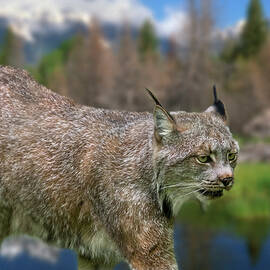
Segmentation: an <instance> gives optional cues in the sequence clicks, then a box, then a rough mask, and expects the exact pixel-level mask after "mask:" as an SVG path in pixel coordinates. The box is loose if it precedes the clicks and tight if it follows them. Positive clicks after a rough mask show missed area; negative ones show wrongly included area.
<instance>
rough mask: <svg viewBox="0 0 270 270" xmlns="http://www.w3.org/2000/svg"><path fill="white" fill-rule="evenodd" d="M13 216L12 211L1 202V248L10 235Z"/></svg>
mask: <svg viewBox="0 0 270 270" xmlns="http://www.w3.org/2000/svg"><path fill="white" fill-rule="evenodd" d="M11 215H12V212H11V209H10V208H8V207H6V206H3V205H2V204H1V202H0V246H1V244H2V242H3V240H4V239H5V238H6V237H7V236H8V235H9V232H10V220H11Z"/></svg>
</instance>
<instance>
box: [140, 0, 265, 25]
mask: <svg viewBox="0 0 270 270" xmlns="http://www.w3.org/2000/svg"><path fill="white" fill-rule="evenodd" d="M214 2H215V7H216V10H217V13H216V18H215V19H216V23H217V25H218V26H220V27H221V28H223V27H228V26H231V25H234V24H235V23H237V22H238V21H239V20H241V19H243V18H245V15H246V10H247V6H248V3H249V0H216V1H214ZM141 3H143V5H144V6H146V7H148V8H149V9H151V10H152V12H153V14H154V16H155V18H156V19H157V20H162V19H164V18H165V17H166V15H167V13H166V9H167V8H170V9H174V10H177V9H185V3H186V1H185V0H141ZM261 3H262V5H263V8H264V13H265V15H266V16H267V17H268V18H269V17H270V1H269V0H261Z"/></svg>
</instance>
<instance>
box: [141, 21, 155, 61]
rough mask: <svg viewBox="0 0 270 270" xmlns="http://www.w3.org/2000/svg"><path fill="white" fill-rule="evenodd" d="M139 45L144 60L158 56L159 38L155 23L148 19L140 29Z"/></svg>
mask: <svg viewBox="0 0 270 270" xmlns="http://www.w3.org/2000/svg"><path fill="white" fill-rule="evenodd" d="M138 47H139V52H140V55H141V57H142V59H143V60H145V58H148V57H151V58H152V57H156V56H157V54H158V39H157V36H156V33H155V29H154V25H153V24H152V23H151V22H150V21H149V20H146V21H145V23H144V24H143V25H142V27H141V29H140V33H139V37H138Z"/></svg>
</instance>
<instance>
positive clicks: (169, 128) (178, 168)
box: [149, 87, 239, 213]
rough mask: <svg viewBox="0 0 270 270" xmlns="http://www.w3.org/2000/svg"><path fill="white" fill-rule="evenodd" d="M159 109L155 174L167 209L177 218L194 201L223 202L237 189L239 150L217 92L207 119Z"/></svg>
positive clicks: (156, 115)
mask: <svg viewBox="0 0 270 270" xmlns="http://www.w3.org/2000/svg"><path fill="white" fill-rule="evenodd" d="M149 94H150V95H151V96H152V98H153V99H154V100H155V101H156V106H155V109H154V114H153V116H154V126H155V131H154V170H155V177H156V181H157V189H158V194H159V198H160V204H161V206H162V205H163V204H164V202H165V203H168V201H169V203H170V204H172V206H173V212H174V213H175V212H176V211H177V210H178V208H179V206H180V205H181V204H182V203H183V202H184V201H185V200H186V199H188V198H189V197H194V196H195V197H196V198H198V199H199V200H200V201H202V200H207V199H214V198H217V197H221V196H222V195H223V191H224V190H230V189H231V187H232V185H233V180H234V176H233V171H234V168H235V166H236V162H237V157H238V151H239V146H238V143H237V142H236V141H235V140H234V139H233V137H232V134H231V132H230V130H229V128H228V126H227V124H226V112H225V108H224V105H223V103H222V102H221V101H220V100H218V98H217V94H216V89H215V87H214V104H213V105H212V106H210V107H209V108H208V109H207V110H206V111H204V112H202V113H187V112H181V111H180V112H173V113H169V112H167V111H166V110H165V109H164V108H163V107H162V105H161V104H160V103H159V102H158V100H157V99H156V98H155V97H154V96H153V94H152V93H151V92H149Z"/></svg>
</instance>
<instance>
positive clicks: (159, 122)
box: [154, 105, 176, 140]
mask: <svg viewBox="0 0 270 270" xmlns="http://www.w3.org/2000/svg"><path fill="white" fill-rule="evenodd" d="M154 121H155V135H156V138H157V139H158V140H160V139H162V138H163V137H165V136H168V135H170V134H171V133H172V132H173V131H174V130H176V128H175V126H176V123H175V120H174V119H173V118H172V116H171V115H170V114H169V113H168V112H167V111H166V110H165V109H164V108H163V107H160V106H159V105H156V107H155V109H154Z"/></svg>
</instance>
